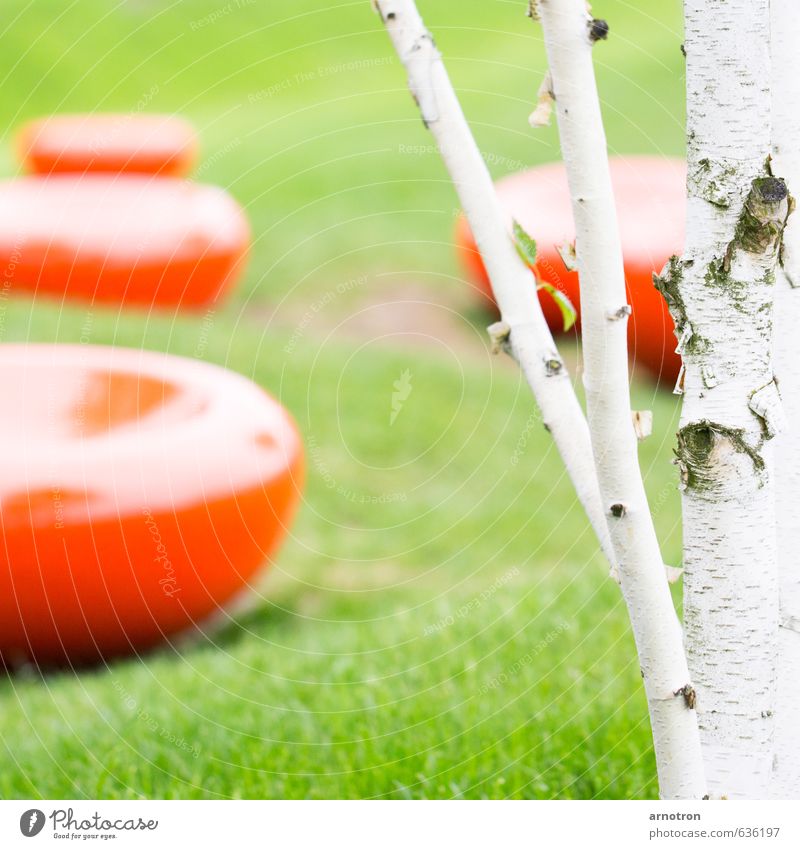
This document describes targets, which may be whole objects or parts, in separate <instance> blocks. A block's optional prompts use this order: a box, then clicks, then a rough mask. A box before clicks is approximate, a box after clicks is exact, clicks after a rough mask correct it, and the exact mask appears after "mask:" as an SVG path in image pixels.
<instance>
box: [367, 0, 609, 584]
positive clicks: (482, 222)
mask: <svg viewBox="0 0 800 849" xmlns="http://www.w3.org/2000/svg"><path fill="white" fill-rule="evenodd" d="M375 5H376V7H377V9H378V11H379V12H380V15H381V17H382V19H383V22H384V24H385V26H386V29H387V32H388V34H389V36H390V38H391V40H392V43H393V45H394V48H395V50H396V51H397V55H398V56H399V58H400V60H401V61H402V63H403V65H404V66H405V68H406V71H407V73H408V81H409V87H410V89H411V92H412V94H413V96H414V99H415V100H416V102H417V105H418V106H419V109H420V113H421V115H422V119H423V121H424V123H425V125H426V127H427V128H428V129H429V130H430V131H431V133H432V134H433V137H434V139H435V140H436V143H437V146H438V148H439V150H440V152H441V156H442V159H443V161H444V164H445V166H446V168H447V170H448V172H449V174H450V177H451V179H452V181H453V184H454V186H455V188H456V191H457V193H458V196H459V199H460V201H461V205H462V207H463V209H464V212H465V214H466V216H467V219H468V221H469V224H470V227H471V228H472V233H473V236H474V238H475V241H476V244H477V245H478V248H479V250H480V253H481V256H482V257H483V262H484V265H485V267H486V270H487V272H488V274H489V278H490V280H491V283H492V290H493V292H494V296H495V299H496V301H497V304H498V306H499V308H500V312H501V315H502V319H503V320H502V323H499V324H497V325H493V326H492V328H490V330H491V332H492V335H493V342H494V343H495V344H496V345H498V346H503V347H505V348H507V349H508V350H509V353H511V355H512V356H513V357H514V359H516V361H517V362H518V363H519V365H520V367H521V368H522V371H523V373H524V374H525V377H526V379H527V381H528V384H529V385H530V387H531V389H532V391H533V395H534V397H535V398H536V401H537V403H538V405H539V409H540V410H541V413H542V419H543V421H544V425H545V427H546V428H547V429H548V430H549V432H550V433H551V434H552V436H553V439H554V441H555V444H556V447H557V448H558V451H559V453H560V455H561V458H562V460H563V461H564V465H565V466H566V469H567V473H568V475H569V477H570V480H571V481H572V484H573V486H574V487H575V491H576V493H577V495H578V499H579V500H580V503H581V504H582V505H583V508H584V510H585V511H586V513H587V515H588V517H589V521H590V522H591V524H592V527H593V529H594V531H595V533H596V534H597V538H598V540H599V541H600V545H601V547H602V549H603V552H604V553H605V555H606V557H607V558H608V561H609V563H611V564H612V573H613V572H614V567H613V564H614V555H613V549H612V546H611V543H610V540H609V536H608V529H607V526H606V521H605V517H604V510H603V506H602V503H601V501H600V492H599V489H598V486H597V477H596V475H595V471H594V461H593V458H592V448H591V443H590V440H589V431H588V428H587V425H586V419H585V417H584V415H583V411H582V409H581V406H580V404H579V402H578V399H577V397H576V395H575V391H574V389H573V387H572V383H571V381H570V378H569V374H568V372H567V369H566V367H565V365H564V363H563V361H562V359H561V357H560V356H559V354H558V351H557V349H556V346H555V343H554V342H553V337H552V335H551V333H550V330H549V328H548V326H547V323H546V322H545V320H544V316H543V315H542V310H541V306H540V304H539V298H538V295H537V291H536V281H535V278H534V276H533V274H532V272H531V270H530V269H529V268H528V266H527V265H526V264H525V263H524V262H523V261H522V259H521V258H520V257H519V255H518V253H517V251H516V249H515V247H514V245H513V244H512V242H511V239H510V237H509V234H508V232H507V230H506V224H505V221H506V217H505V215H504V213H503V210H502V208H501V206H500V201H499V200H498V197H497V194H496V192H495V188H494V184H493V183H492V179H491V176H490V175H489V171H488V169H487V167H486V163H485V162H484V160H483V157H482V155H481V153H480V151H479V149H478V146H477V144H476V143H475V140H474V139H473V137H472V133H471V132H470V129H469V125H468V124H467V121H466V119H465V117H464V113H463V112H462V110H461V106H460V104H459V102H458V98H457V96H456V93H455V91H454V90H453V87H452V84H451V83H450V79H449V77H448V75H447V71H446V69H445V67H444V63H443V62H442V58H441V56H440V54H439V52H438V50H437V49H436V46H435V44H434V41H433V38H432V36H431V35H430V33H429V32H428V31H427V29H426V28H425V25H424V23H423V21H422V18H421V17H420V15H419V12H418V11H417V8H416V5H415V4H414V2H413V0H377V2H376V3H375Z"/></svg>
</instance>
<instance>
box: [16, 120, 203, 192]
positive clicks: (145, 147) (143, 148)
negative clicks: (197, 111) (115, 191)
mask: <svg viewBox="0 0 800 849" xmlns="http://www.w3.org/2000/svg"><path fill="white" fill-rule="evenodd" d="M16 147H17V153H18V155H19V157H20V160H21V161H22V165H23V167H24V168H25V169H26V170H28V171H31V172H33V173H34V174H58V173H66V172H70V173H72V172H78V173H84V172H87V171H102V172H112V173H118V174H120V173H139V174H158V175H160V176H164V177H183V176H186V175H187V174H188V173H189V172H190V171H191V170H192V168H194V165H195V163H196V162H197V138H196V136H195V132H194V129H193V128H192V125H191V124H189V123H188V122H187V121H184V120H183V119H182V118H176V117H174V116H172V115H113V114H111V115H109V114H105V115H104V114H98V115H55V116H53V117H50V118H40V119H38V120H36V121H31V122H30V123H28V124H25V125H24V126H23V127H22V128H21V129H20V131H19V133H18V134H17V139H16Z"/></svg>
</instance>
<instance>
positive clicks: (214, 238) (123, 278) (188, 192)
mask: <svg viewBox="0 0 800 849" xmlns="http://www.w3.org/2000/svg"><path fill="white" fill-rule="evenodd" d="M249 238H250V230H249V226H248V224H247V220H246V219H245V217H244V214H243V212H242V210H241V208H240V207H239V205H238V204H237V203H236V201H234V200H233V198H231V197H230V195H228V194H227V193H226V192H225V191H223V190H222V189H218V188H215V187H213V186H206V185H198V184H195V183H190V182H186V181H183V180H172V179H167V178H154V177H141V176H131V175H113V176H102V175H96V174H87V175H82V176H74V175H62V176H53V177H23V178H20V179H17V180H8V181H4V182H0V275H1V276H2V284H3V288H4V290H5V291H6V292H7V293H9V294H13V293H14V292H17V291H20V292H35V293H36V294H37V295H44V296H50V297H57V298H59V299H63V298H68V299H72V298H77V299H80V300H83V301H88V302H93V303H94V302H96V303H107V304H119V305H125V306H137V307H142V308H151V307H190V308H191V307H194V308H199V307H204V306H209V305H211V304H214V303H216V302H217V301H218V300H219V299H220V298H221V296H222V295H223V294H224V293H225V292H226V291H227V290H229V289H230V288H231V287H232V286H233V284H234V283H235V281H236V279H237V278H238V276H239V274H240V273H241V271H242V270H243V266H244V259H245V256H246V253H247V249H248V244H249Z"/></svg>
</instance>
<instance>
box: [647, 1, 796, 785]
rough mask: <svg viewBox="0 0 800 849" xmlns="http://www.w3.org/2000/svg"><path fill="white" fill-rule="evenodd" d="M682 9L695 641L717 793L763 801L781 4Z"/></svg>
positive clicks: (769, 747)
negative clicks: (773, 120)
mask: <svg viewBox="0 0 800 849" xmlns="http://www.w3.org/2000/svg"><path fill="white" fill-rule="evenodd" d="M684 11H685V19H686V26H685V33H686V34H685V38H686V41H685V53H686V57H687V58H686V63H687V64H686V92H687V128H686V129H687V170H688V185H687V189H688V200H687V227H686V244H685V249H684V255H683V258H682V260H680V261H679V260H677V259H675V258H673V260H671V261H670V263H669V266H668V268H667V269H666V272H665V273H664V274H663V276H662V278H661V279H660V280H659V281H658V284H657V285H659V287H660V288H661V289H662V291H663V292H664V294H665V296H666V298H667V301H668V303H669V304H670V308H671V311H672V316H673V318H674V320H675V326H676V334H677V336H678V338H679V339H680V349H681V353H682V355H683V361H684V367H685V374H684V381H683V388H684V401H683V410H682V415H681V429H680V432H679V433H678V452H677V453H678V460H679V466H680V469H681V479H682V490H683V494H682V501H683V552H684V553H683V565H684V628H685V636H686V648H687V654H688V659H689V668H690V669H691V671H692V675H693V676H694V679H695V683H696V686H697V690H698V693H699V696H698V719H699V722H700V733H701V740H702V744H703V755H704V761H705V768H706V777H707V779H708V784H709V791H710V793H711V795H712V796H714V797H718V796H726V797H728V798H764V797H765V796H766V795H767V792H768V786H769V783H770V774H771V772H772V759H773V753H774V749H773V733H774V712H775V657H776V649H777V631H778V628H777V623H778V588H777V566H776V556H777V555H776V526H775V504H774V486H773V480H772V478H773V459H772V447H771V442H770V439H771V437H772V436H773V435H775V434H776V433H777V432H779V431H780V429H781V427H782V419H783V413H782V408H781V403H780V398H779V395H778V392H777V388H776V384H775V382H774V380H773V374H772V362H771V357H772V350H771V349H772V310H773V298H774V289H775V286H774V276H775V269H776V265H777V256H778V250H779V245H780V241H781V234H782V230H783V226H784V223H785V218H786V215H787V210H788V204H787V198H786V187H785V185H784V184H783V182H782V181H780V180H776V179H774V178H773V177H771V176H770V174H769V168H768V157H769V153H770V74H771V68H770V59H769V0H728V2H722V0H711V2H710V0H685V3H684ZM793 332H795V333H796V332H797V329H796V328H794V329H793Z"/></svg>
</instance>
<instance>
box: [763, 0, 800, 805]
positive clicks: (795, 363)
mask: <svg viewBox="0 0 800 849" xmlns="http://www.w3.org/2000/svg"><path fill="white" fill-rule="evenodd" d="M770 12H771V19H772V171H773V173H774V174H775V176H777V177H782V178H784V179H785V180H786V183H787V185H788V187H789V190H790V191H791V192H793V193H796V192H799V191H800V7H798V4H797V0H771V5H770ZM781 260H782V267H781V268H780V269H779V270H778V273H777V279H776V284H777V285H776V289H775V354H774V356H775V375H776V378H777V380H778V382H779V385H780V391H781V397H782V399H783V405H784V410H785V412H786V417H787V419H788V423H789V428H788V429H787V430H786V432H784V433H782V434H781V435H780V436H779V437H778V438H777V439H776V440H775V503H776V519H777V525H778V587H779V597H780V629H779V632H778V670H777V674H778V685H777V687H778V694H777V706H776V710H775V761H774V770H773V775H772V785H771V788H770V795H771V796H772V797H773V798H782V799H798V798H800V509H798V501H800V332H799V331H800V215H798V214H797V213H795V214H794V215H792V216H791V217H790V218H789V220H788V222H787V224H786V230H785V231H784V235H783V250H782V254H781Z"/></svg>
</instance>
